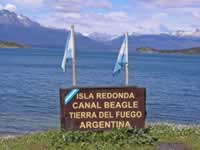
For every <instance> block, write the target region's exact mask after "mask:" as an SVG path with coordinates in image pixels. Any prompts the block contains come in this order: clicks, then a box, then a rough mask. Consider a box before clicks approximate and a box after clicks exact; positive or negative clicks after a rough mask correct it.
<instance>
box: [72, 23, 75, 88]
mask: <svg viewBox="0 0 200 150" xmlns="http://www.w3.org/2000/svg"><path fill="white" fill-rule="evenodd" d="M71 30H72V34H73V36H72V37H73V50H72V55H73V56H72V86H73V87H75V86H76V48H75V33H74V25H72V26H71Z"/></svg>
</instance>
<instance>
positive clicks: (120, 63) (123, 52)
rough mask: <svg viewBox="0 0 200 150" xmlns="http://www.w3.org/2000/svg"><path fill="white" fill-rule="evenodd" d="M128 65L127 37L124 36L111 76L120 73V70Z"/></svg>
mask: <svg viewBox="0 0 200 150" xmlns="http://www.w3.org/2000/svg"><path fill="white" fill-rule="evenodd" d="M125 64H128V35H125V38H124V41H123V43H122V46H121V48H120V50H119V55H118V57H117V62H116V63H115V67H114V70H113V74H116V73H118V72H120V70H121V69H122V68H123V67H124V66H125Z"/></svg>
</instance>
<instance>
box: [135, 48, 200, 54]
mask: <svg viewBox="0 0 200 150" xmlns="http://www.w3.org/2000/svg"><path fill="white" fill-rule="evenodd" d="M137 51H138V52H140V53H146V54H187V55H200V48H189V49H182V50H158V49H153V48H148V47H146V48H138V49H137Z"/></svg>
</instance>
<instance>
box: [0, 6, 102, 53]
mask: <svg viewBox="0 0 200 150" xmlns="http://www.w3.org/2000/svg"><path fill="white" fill-rule="evenodd" d="M67 32H68V31H67V30H62V29H52V28H47V27H43V26H41V25H40V24H39V23H37V22H34V21H31V19H29V18H28V17H25V16H23V15H19V14H16V13H14V12H10V11H8V10H0V41H15V42H17V43H22V44H24V45H30V46H32V47H52V48H53V47H54V48H56V47H59V48H64V46H65V43H66V40H67ZM76 42H77V43H78V44H77V46H76V47H77V49H80V48H81V49H86V50H94V49H98V46H99V45H101V47H100V48H105V47H104V44H103V43H99V42H97V41H95V40H92V39H90V38H88V37H86V36H83V35H82V34H80V33H76Z"/></svg>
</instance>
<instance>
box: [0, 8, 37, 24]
mask: <svg viewBox="0 0 200 150" xmlns="http://www.w3.org/2000/svg"><path fill="white" fill-rule="evenodd" d="M0 25H12V26H20V27H40V24H39V23H37V22H34V21H31V20H30V19H29V18H28V17H25V16H23V15H17V14H16V13H14V12H10V11H8V10H1V11H0Z"/></svg>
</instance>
